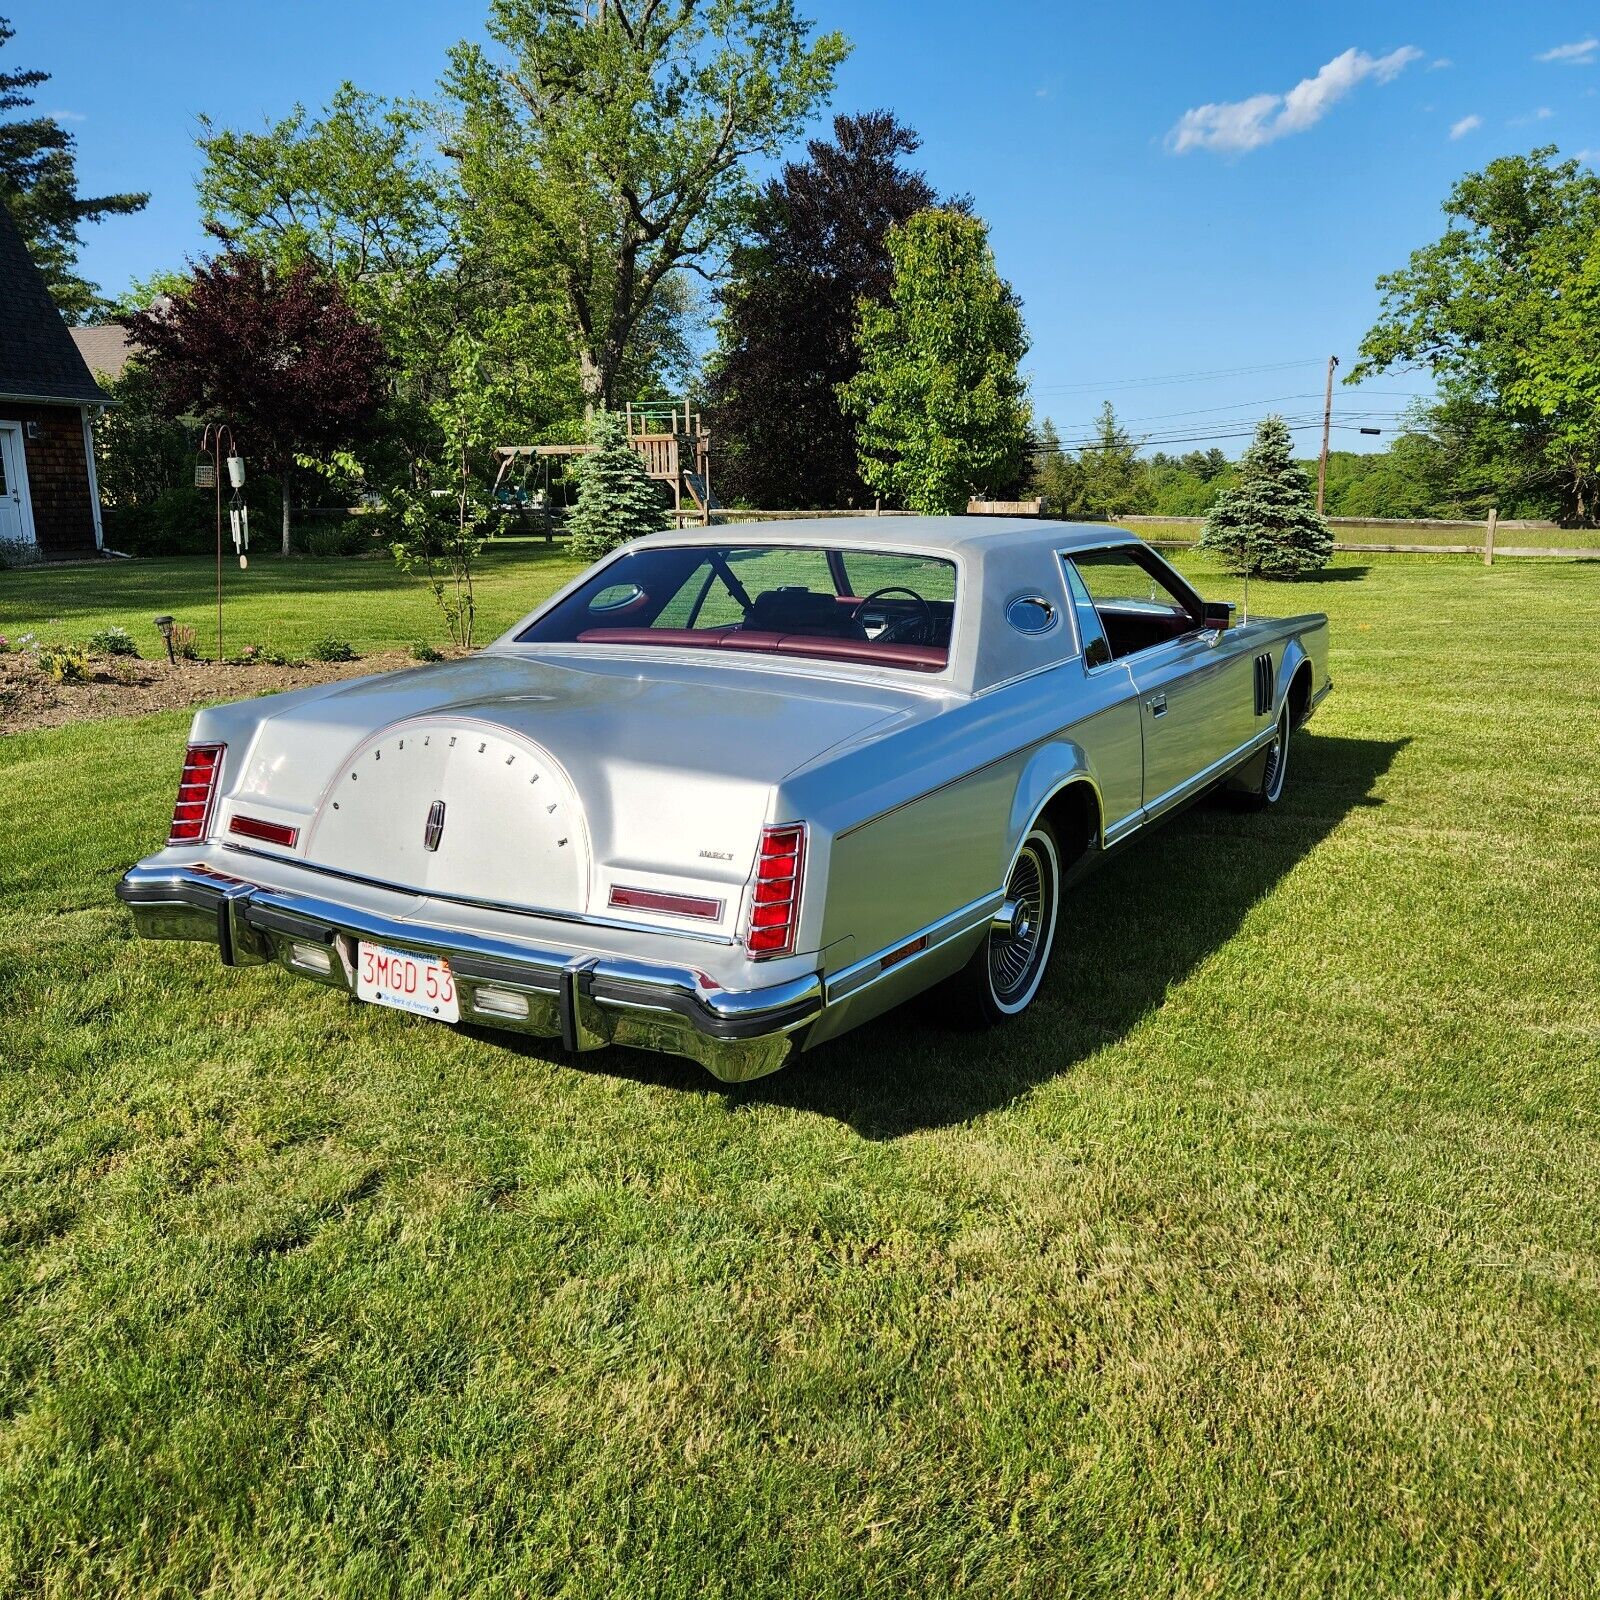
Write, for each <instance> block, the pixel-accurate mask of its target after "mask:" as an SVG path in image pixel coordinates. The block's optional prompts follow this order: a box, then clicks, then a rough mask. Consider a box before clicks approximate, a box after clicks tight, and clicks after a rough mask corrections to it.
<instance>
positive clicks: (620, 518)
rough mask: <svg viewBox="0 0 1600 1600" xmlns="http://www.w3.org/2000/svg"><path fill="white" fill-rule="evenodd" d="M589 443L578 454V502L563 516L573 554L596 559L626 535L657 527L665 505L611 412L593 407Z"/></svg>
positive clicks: (653, 530) (654, 530)
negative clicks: (585, 451) (587, 450)
mask: <svg viewBox="0 0 1600 1600" xmlns="http://www.w3.org/2000/svg"><path fill="white" fill-rule="evenodd" d="M589 443H590V444H592V445H593V446H594V450H593V451H592V452H591V453H590V454H589V455H586V456H580V457H579V458H578V464H577V468H576V472H575V475H576V477H577V480H578V503H577V504H576V505H575V506H574V507H573V508H572V511H571V513H570V514H569V516H568V517H567V532H568V533H569V534H570V535H571V538H572V544H571V549H572V554H573V555H575V556H579V557H581V558H582V559H583V560H585V561H595V560H598V559H599V558H600V557H601V556H603V555H609V554H610V553H611V552H612V551H613V550H615V549H616V548H617V546H618V545H622V544H626V543H627V542H628V541H629V540H630V539H639V538H642V537H643V536H644V535H645V534H647V533H658V532H660V530H661V528H662V526H663V525H664V520H665V519H664V515H663V513H664V510H665V507H664V506H663V504H662V499H661V490H660V488H659V487H658V486H657V484H656V483H655V482H654V480H653V479H652V478H651V477H650V475H649V474H648V473H647V472H646V471H645V470H644V463H643V462H642V461H641V460H640V459H639V456H638V453H637V452H636V451H635V450H634V448H633V446H632V445H631V444H629V443H628V436H627V434H626V433H625V432H624V431H623V426H622V422H621V420H620V419H619V418H618V416H617V414H616V413H615V412H614V411H597V412H595V414H594V416H593V417H592V418H591V419H590V422H589Z"/></svg>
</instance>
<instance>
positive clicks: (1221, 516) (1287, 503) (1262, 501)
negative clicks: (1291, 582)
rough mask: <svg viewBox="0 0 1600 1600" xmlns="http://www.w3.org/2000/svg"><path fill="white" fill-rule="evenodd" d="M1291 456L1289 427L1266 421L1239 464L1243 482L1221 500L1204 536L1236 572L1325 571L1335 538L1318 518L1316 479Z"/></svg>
mask: <svg viewBox="0 0 1600 1600" xmlns="http://www.w3.org/2000/svg"><path fill="white" fill-rule="evenodd" d="M1289 452H1290V437H1289V427H1288V424H1287V423H1286V422H1285V421H1284V420H1283V418H1282V417H1277V416H1272V417H1264V418H1263V419H1262V421H1261V424H1260V426H1259V427H1257V429H1256V436H1255V438H1254V440H1252V441H1251V444H1250V448H1249V449H1248V450H1246V451H1245V453H1244V456H1243V458H1242V459H1241V460H1240V462H1239V481H1238V483H1237V484H1236V485H1235V486H1234V487H1233V488H1231V489H1225V490H1223V492H1222V493H1221V494H1220V495H1219V496H1218V497H1217V502H1216V504H1215V505H1214V506H1213V507H1212V508H1211V514H1210V516H1208V517H1207V518H1206V524H1205V528H1204V530H1203V532H1202V533H1201V535H1200V543H1201V544H1202V545H1204V546H1205V547H1206V548H1207V549H1210V550H1215V551H1216V552H1217V553H1218V554H1219V555H1220V556H1221V558H1222V562H1223V565H1224V566H1226V567H1227V569H1228V570H1229V571H1230V572H1237V573H1242V574H1244V575H1245V576H1248V577H1258V576H1259V577H1266V578H1299V577H1303V576H1304V575H1305V574H1306V573H1308V572H1320V571H1321V570H1322V568H1324V567H1325V566H1327V564H1328V561H1329V559H1330V557H1331V556H1332V555H1333V534H1332V533H1331V532H1330V531H1329V529H1328V524H1327V523H1326V522H1325V521H1324V520H1323V519H1322V517H1321V516H1319V515H1318V514H1317V509H1316V505H1315V503H1314V500H1313V495H1312V488H1311V474H1310V473H1309V472H1307V471H1306V469H1305V468H1304V467H1302V466H1301V465H1300V463H1299V462H1298V461H1296V460H1295V459H1294V458H1293V456H1292V455H1291V454H1290V453H1289Z"/></svg>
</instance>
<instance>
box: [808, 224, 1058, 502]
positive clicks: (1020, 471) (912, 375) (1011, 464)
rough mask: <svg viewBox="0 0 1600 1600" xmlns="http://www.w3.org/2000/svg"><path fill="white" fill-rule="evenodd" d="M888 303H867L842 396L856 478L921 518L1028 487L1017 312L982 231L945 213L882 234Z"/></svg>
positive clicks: (1024, 341) (1022, 343)
mask: <svg viewBox="0 0 1600 1600" xmlns="http://www.w3.org/2000/svg"><path fill="white" fill-rule="evenodd" d="M889 255H890V258H891V259H892V260H893V262H894V282H893V285H892V287H891V289H890V291H889V301H888V304H887V305H881V306H875V305H870V304H864V305H863V306H862V307H861V311H860V319H859V321H858V322H857V325H856V344H857V346H858V348H859V349H860V352H861V370H860V371H859V372H858V373H857V374H856V376H855V377H854V378H852V379H851V380H850V382H849V383H846V384H844V385H843V386H841V388H840V390H839V398H840V400H841V401H842V402H843V405H844V408H845V410H846V411H847V412H849V413H850V414H852V415H853V416H855V417H856V418H857V419H858V425H857V431H856V449H857V452H858V454H859V457H860V467H861V476H862V477H863V478H864V479H865V480H866V482H867V484H868V486H869V487H870V488H872V489H874V490H875V491H876V492H877V493H879V494H881V495H883V496H884V497H885V498H886V499H888V500H889V501H890V502H891V503H897V504H899V505H902V506H904V507H906V508H907V509H908V510H911V511H919V512H922V513H923V514H925V515H928V514H931V515H938V514H940V513H945V514H950V513H953V512H960V511H965V510H966V507H967V501H968V500H969V499H970V498H971V497H973V496H974V495H989V496H995V497H998V498H1005V497H1006V496H1007V495H1008V494H1009V493H1011V492H1014V491H1015V489H1016V487H1017V485H1018V484H1019V483H1021V482H1022V481H1023V480H1024V477H1025V474H1026V471H1027V463H1026V459H1025V449H1026V445H1027V432H1028V424H1029V421H1030V420H1031V413H1030V409H1029V406H1028V398H1027V392H1026V389H1025V386H1024V384H1023V382H1022V377H1021V374H1020V373H1019V372H1018V371H1017V367H1018V364H1019V363H1020V362H1021V360H1022V358H1023V356H1024V355H1026V354H1027V350H1028V336H1027V333H1026V332H1025V331H1024V329H1023V326H1022V312H1021V309H1020V305H1019V302H1018V300H1017V297H1016V295H1015V294H1014V293H1012V290H1011V286H1010V284H1008V283H1007V282H1006V281H1005V279H1004V278H1002V277H1001V276H1000V274H999V273H998V272H997V271H996V270H995V264H994V255H993V253H992V252H991V251H990V249H989V235H988V230H987V229H986V228H985V227H984V225H983V224H982V223H981V222H980V221H978V219H977V218H976V217H972V216H968V215H966V214H965V213H964V212H961V211H957V210H954V209H950V208H946V209H942V210H934V211H921V212H918V213H917V215H916V216H914V217H912V218H911V219H910V220H909V221H908V222H906V223H903V224H902V225H901V226H899V227H896V228H892V229H891V230H890V232H889Z"/></svg>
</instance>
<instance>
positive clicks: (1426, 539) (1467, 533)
mask: <svg viewBox="0 0 1600 1600" xmlns="http://www.w3.org/2000/svg"><path fill="white" fill-rule="evenodd" d="M1130 526H1131V527H1132V528H1133V529H1134V530H1135V531H1136V532H1137V533H1138V534H1139V536H1140V537H1141V538H1144V539H1190V540H1197V539H1198V538H1199V537H1200V524H1199V523H1198V522H1162V521H1160V520H1159V519H1157V518H1148V519H1146V518H1140V519H1139V520H1138V521H1137V522H1134V523H1131V524H1130ZM1333 537H1334V539H1335V541H1336V542H1337V543H1339V544H1416V545H1472V546H1473V547H1474V548H1475V549H1480V550H1481V549H1482V548H1483V524H1482V523H1481V522H1479V523H1474V524H1473V525H1472V526H1471V527H1466V528H1429V527H1425V526H1423V525H1421V524H1420V523H1407V522H1363V523H1356V524H1348V523H1343V522H1341V523H1338V524H1336V525H1335V526H1334V529H1333ZM1495 544H1496V545H1497V546H1499V547H1501V548H1507V547H1509V548H1511V549H1523V550H1600V528H1508V527H1505V526H1504V525H1502V526H1501V528H1500V531H1499V532H1498V533H1497V534H1496V535H1495ZM1508 559H1520V558H1508Z"/></svg>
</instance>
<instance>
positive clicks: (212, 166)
mask: <svg viewBox="0 0 1600 1600" xmlns="http://www.w3.org/2000/svg"><path fill="white" fill-rule="evenodd" d="M436 120H437V118H436V113H435V112H434V110H433V108H431V107H429V106H427V105H425V104H422V103H419V102H415V101H406V100H385V99H383V98H381V97H378V96H375V95H370V94H365V93H363V92H361V91H360V90H358V89H357V88H355V86H354V85H352V84H349V83H346V84H344V85H343V86H342V87H341V88H340V89H339V90H338V92H337V93H336V94H335V95H334V97H333V100H332V102H331V103H330V104H329V106H328V107H327V109H326V110H324V111H323V112H321V113H320V114H319V115H317V116H308V115H307V113H306V111H305V110H304V109H303V108H302V107H299V106H296V107H295V108H294V109H293V110H292V111H291V112H290V113H289V114H288V115H287V116H286V117H283V118H281V119H280V120H278V121H277V122H274V123H269V124H268V125H267V126H265V127H264V128H263V129H262V130H261V131H259V132H255V131H240V130H235V129H228V128H219V127H217V126H215V125H213V124H212V123H210V122H209V121H207V120H205V119H202V124H201V136H200V150H201V154H202V156H203V158H204V165H203V167H202V170H201V174H200V184H199V192H200V203H201V208H202V211H203V213H204V215H205V217H206V219H207V221H208V222H209V223H210V224H211V225H212V226H213V227H215V228H217V229H218V230H219V231H221V232H222V234H223V235H224V237H226V238H227V239H228V240H229V241H231V242H232V243H233V244H234V245H235V246H236V247H239V248H242V249H244V250H247V251H249V252H250V253H251V254H254V255H257V256H259V257H262V258H264V259H267V260H270V261H273V262H274V263H275V264H276V265H277V266H278V267H279V268H280V269H281V270H283V271H286V272H287V271H292V270H294V268H295V267H296V265H298V264H299V263H300V262H302V261H305V260H311V261H314V262H316V263H317V264H318V265H319V266H320V267H321V269H322V270H323V272H324V273H326V274H327V275H328V276H330V277H331V278H333V279H335V280H337V281H338V282H339V283H340V284H341V286H342V287H343V289H344V291H345V293H346V294H347V295H348V297H349V299H350V302H351V304H352V305H353V306H354V307H355V308H356V310H357V311H358V312H359V313H360V315H361V316H362V318H363V319H364V320H365V321H367V322H369V323H371V324H372V325H373V326H374V327H376V328H377V329H378V330H379V332H380V333H381V335H382V338H383V343H384V348H385V351H386V353H387V356H388V361H387V364H386V367H385V369H384V382H385V385H386V404H385V415H384V423H383V427H382V428H381V430H379V431H378V432H377V433H376V434H375V435H374V438H375V439H376V440H380V441H382V443H383V445H384V446H386V447H387V448H386V449H382V448H380V449H379V450H378V451H377V455H378V459H376V460H374V461H372V462H371V463H369V465H370V466H371V468H372V469H373V471H374V472H375V473H376V475H377V476H378V477H379V478H380V479H381V480H382V481H384V482H386V483H387V482H393V481H398V480H399V479H400V478H402V477H405V478H409V480H410V481H411V483H412V485H413V486H421V485H423V484H424V483H425V482H426V481H428V480H430V479H431V478H433V477H436V476H437V475H438V469H439V467H440V463H441V461H442V462H445V463H447V464H448V465H447V468H446V475H447V476H449V477H450V478H451V481H453V478H454V474H455V472H456V457H457V454H458V452H457V451H456V449H455V445H454V443H453V441H454V440H455V438H456V437H457V435H458V432H459V429H458V426H457V419H458V417H459V415H460V413H461V410H462V408H463V407H469V408H471V409H472V410H473V412H474V414H475V415H477V416H479V417H481V418H483V419H484V426H485V427H486V428H487V430H488V431H489V432H490V433H491V434H493V435H495V436H496V439H497V442H499V443H516V442H521V441H523V440H525V439H529V438H537V437H540V436H542V435H543V434H544V433H545V432H546V431H547V430H548V429H549V428H550V427H551V426H552V424H554V423H555V422H557V421H558V420H559V419H561V418H563V417H566V416H570V415H571V414H572V413H573V411H574V410H575V409H577V408H578V407H579V406H580V405H581V398H580V392H579V388H578V376H577V364H576V362H575V361H574V359H573V357H572V354H571V350H570V348H569V346H568V343H567V340H566V332H565V318H564V314H563V311H562V307H561V303H560V296H559V291H558V288H557V286H556V284H555V282H554V279H553V277H552V275H551V273H550V271H549V269H548V268H545V269H544V270H542V271H541V270H539V269H538V268H537V266H536V265H535V266H534V267H533V269H532V270H530V263H529V262H528V260H527V259H526V258H525V259H524V260H523V261H522V263H521V265H520V269H519V270H517V271H510V270H507V269H506V266H505V264H504V263H503V262H502V261H500V260H499V259H498V258H497V257H496V255H495V253H494V252H493V250H492V249H489V248H485V246H484V243H483V241H482V239H481V237H480V235H481V232H482V229H481V228H480V227H479V225H478V223H477V220H476V219H475V218H474V217H473V216H472V215H471V213H470V211H469V209H468V207H467V206H466V205H465V203H464V197H463V195H462V193H461V190H460V188H459V186H458V185H457V183H456V182H455V174H454V168H453V165H452V164H451V163H450V162H449V161H447V160H446V159H445V158H443V157H442V155H441V154H440V152H439V151H438V149H437V146H436V143H435V138H434V132H435V124H436ZM469 374H470V382H471V385H472V389H473V392H472V394H471V395H470V396H469V395H465V394H462V393H460V392H459V389H460V385H461V384H462V383H463V382H464V381H467V377H468V375H469ZM480 465H481V464H480Z"/></svg>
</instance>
